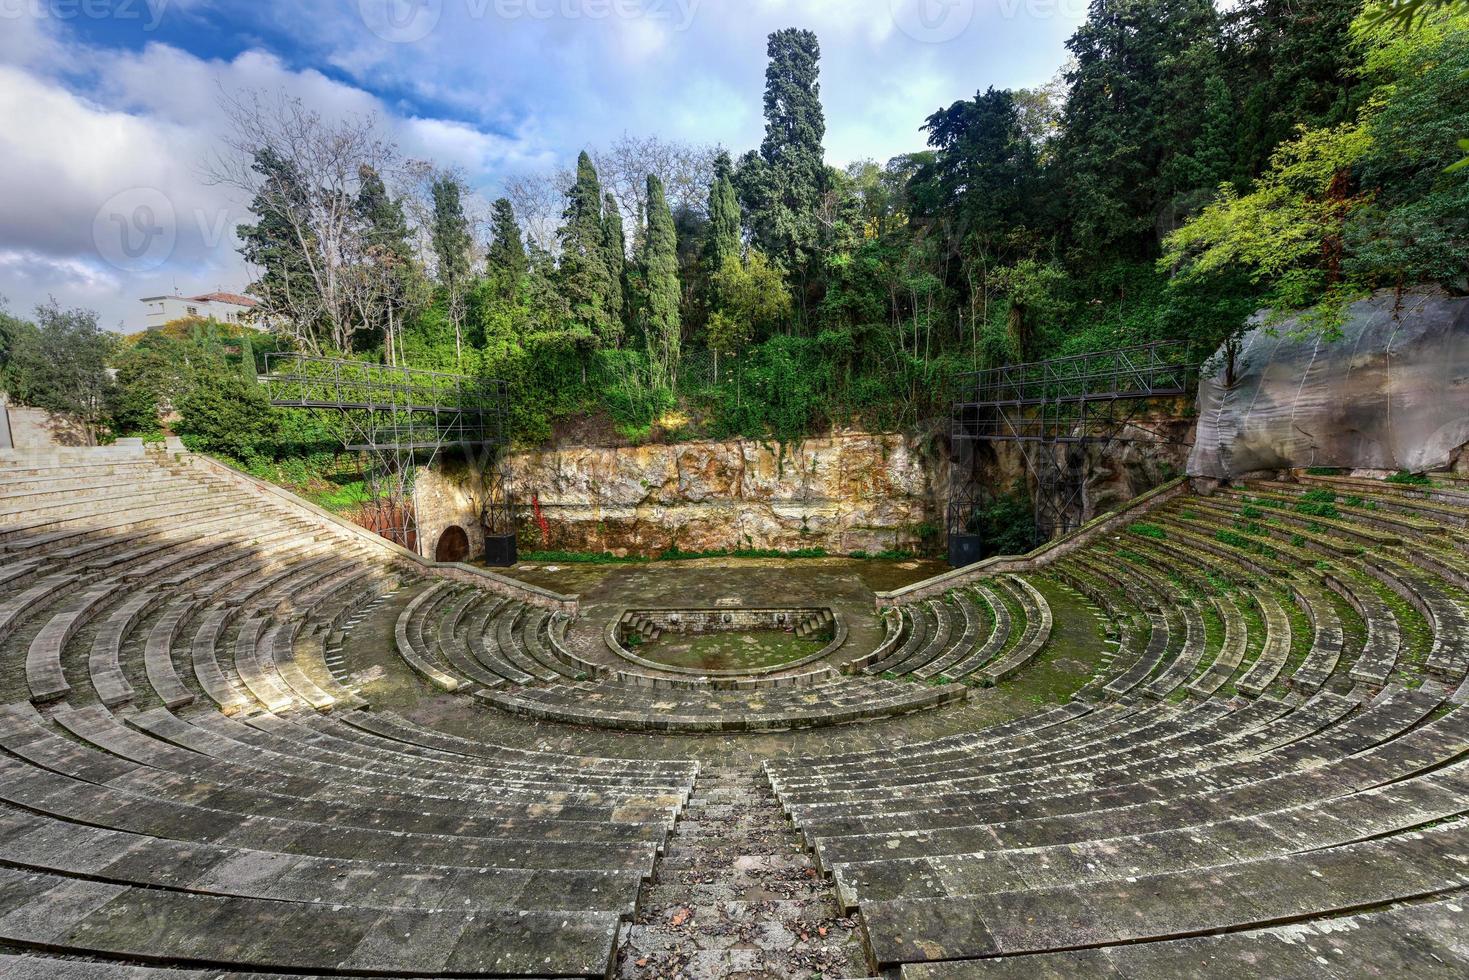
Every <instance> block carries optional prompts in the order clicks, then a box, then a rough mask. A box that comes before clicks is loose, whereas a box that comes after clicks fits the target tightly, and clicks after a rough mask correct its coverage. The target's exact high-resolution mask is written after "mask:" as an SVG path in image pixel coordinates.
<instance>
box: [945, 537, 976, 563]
mask: <svg viewBox="0 0 1469 980" xmlns="http://www.w3.org/2000/svg"><path fill="white" fill-rule="evenodd" d="M981 557H983V539H982V538H981V537H980V536H979V535H978V534H951V535H949V567H950V568H963V567H964V566H965V565H973V564H974V563H975V562H977V561H979V560H980V558H981Z"/></svg>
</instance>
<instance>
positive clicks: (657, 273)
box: [643, 174, 682, 377]
mask: <svg viewBox="0 0 1469 980" xmlns="http://www.w3.org/2000/svg"><path fill="white" fill-rule="evenodd" d="M643 282H644V288H645V289H646V299H645V301H644V305H643V329H644V331H645V333H646V339H647V344H648V353H649V356H650V357H651V358H652V359H653V361H654V362H655V363H656V364H658V365H659V366H660V367H661V369H662V371H663V372H664V375H665V376H667V377H671V376H672V375H673V373H674V372H675V371H676V370H677V366H678V358H679V340H680V334H681V330H682V326H681V321H680V319H679V300H680V298H681V292H680V289H679V284H678V237H677V233H676V232H675V231H674V227H673V213H672V212H671V211H670V210H669V209H668V201H667V199H666V198H665V197H664V196H663V181H661V180H659V179H658V175H657V174H649V175H648V245H647V248H646V249H645V250H644V253H643Z"/></svg>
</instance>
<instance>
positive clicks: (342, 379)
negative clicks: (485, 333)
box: [260, 353, 510, 552]
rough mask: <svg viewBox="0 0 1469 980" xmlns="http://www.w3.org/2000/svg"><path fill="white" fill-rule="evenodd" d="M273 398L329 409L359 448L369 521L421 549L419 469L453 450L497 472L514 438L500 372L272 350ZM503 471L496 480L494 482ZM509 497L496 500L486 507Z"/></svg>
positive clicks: (268, 362)
mask: <svg viewBox="0 0 1469 980" xmlns="http://www.w3.org/2000/svg"><path fill="white" fill-rule="evenodd" d="M260 381H261V384H263V385H264V386H265V388H266V392H267V396H268V397H269V399H270V403H271V404H272V405H275V406H277V407H279V408H296V409H305V410H308V411H315V412H323V413H329V414H330V415H331V416H332V417H333V418H334V419H335V420H336V423H337V425H336V427H338V428H339V432H340V436H339V437H340V439H341V441H342V445H343V448H344V449H346V450H347V451H348V452H351V453H355V454H357V457H358V460H359V463H360V465H361V468H362V474H363V481H364V483H365V484H366V488H367V496H368V499H369V503H368V504H367V505H366V506H365V507H364V514H363V518H364V523H366V524H367V525H368V526H370V527H372V529H373V530H374V531H377V533H379V534H381V535H382V536H383V537H385V538H388V539H389V540H391V541H394V542H396V543H398V544H401V545H403V546H404V547H405V548H408V549H409V550H411V551H414V552H417V551H418V515H417V510H416V507H415V505H414V502H413V480H414V474H415V472H416V471H417V469H418V468H419V467H421V466H430V465H432V464H433V463H434V462H435V461H436V460H437V459H438V458H439V457H440V455H441V454H442V453H443V452H444V451H445V450H446V449H455V450H459V451H460V452H462V453H463V455H464V457H465V458H466V460H467V461H468V462H469V463H470V465H471V466H472V467H475V468H477V469H478V470H479V471H480V472H481V474H486V473H489V471H490V470H491V468H492V467H493V466H494V463H495V461H496V459H497V457H498V454H499V450H500V448H501V447H502V446H504V445H505V441H506V430H507V423H508V416H509V403H510V398H509V386H508V385H507V384H506V383H505V382H504V381H499V380H495V379H478V378H470V377H467V376H465V375H458V374H447V373H444V372H440V371H424V370H418V369H415V368H402V367H388V366H386V365H382V364H367V363H364V362H361V361H350V360H345V359H342V358H330V357H312V356H309V355H305V354H289V353H282V354H267V355H266V356H265V374H264V375H263V376H262V377H261V379H260ZM494 482H495V481H494V479H493V477H492V476H491V477H487V478H486V485H487V486H489V485H492V484H494ZM502 505H503V506H508V501H506V502H504V503H503V504H501V503H498V502H497V503H491V502H489V501H487V502H486V506H487V507H488V506H502Z"/></svg>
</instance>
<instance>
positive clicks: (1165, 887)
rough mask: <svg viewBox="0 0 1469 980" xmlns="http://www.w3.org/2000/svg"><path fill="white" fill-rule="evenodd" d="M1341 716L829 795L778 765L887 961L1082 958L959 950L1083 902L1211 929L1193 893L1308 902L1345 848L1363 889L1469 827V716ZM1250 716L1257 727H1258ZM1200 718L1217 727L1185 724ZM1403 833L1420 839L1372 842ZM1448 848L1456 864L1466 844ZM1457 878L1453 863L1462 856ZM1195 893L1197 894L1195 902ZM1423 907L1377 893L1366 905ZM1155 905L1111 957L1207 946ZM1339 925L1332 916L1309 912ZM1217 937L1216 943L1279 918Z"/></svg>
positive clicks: (1114, 917) (785, 793)
mask: <svg viewBox="0 0 1469 980" xmlns="http://www.w3.org/2000/svg"><path fill="white" fill-rule="evenodd" d="M1341 701H1342V699H1338V698H1335V697H1334V696H1332V695H1321V696H1320V697H1319V698H1318V699H1317V700H1316V702H1314V704H1315V705H1316V707H1311V706H1310V705H1307V706H1303V707H1301V708H1297V709H1293V710H1288V709H1282V708H1267V703H1266V702H1264V701H1262V702H1257V704H1256V706H1254V707H1252V708H1250V709H1246V712H1236V713H1233V714H1229V713H1226V714H1223V715H1220V714H1218V713H1213V714H1212V716H1211V714H1210V713H1207V712H1206V713H1205V714H1202V715H1201V714H1200V713H1199V709H1194V710H1192V711H1190V712H1187V713H1185V714H1184V715H1177V714H1173V713H1171V712H1168V711H1167V709H1160V708H1150V709H1147V710H1146V712H1145V714H1149V715H1151V714H1158V713H1159V712H1162V714H1163V715H1165V716H1167V719H1166V720H1165V719H1161V718H1160V719H1159V720H1158V722H1157V723H1156V724H1153V725H1148V724H1145V723H1143V724H1139V719H1136V718H1134V719H1133V722H1132V726H1133V727H1131V729H1130V730H1122V729H1117V728H1113V729H1112V730H1111V731H1110V732H1109V731H1108V730H1107V729H1100V730H1099V732H1098V733H1099V734H1101V735H1103V737H1102V738H1099V739H1096V740H1095V741H1093V742H1092V743H1089V744H1088V743H1083V744H1076V740H1075V739H1055V740H1054V742H1055V744H1056V745H1058V746H1060V745H1065V746H1067V748H1065V749H1058V750H1057V751H1053V752H1051V753H1049V754H1047V755H1045V756H1042V757H1039V758H1038V757H1036V756H1035V755H1034V753H1033V751H1031V750H1026V749H1017V750H1016V751H1017V752H1022V753H1024V764H1023V765H1017V764H1015V763H1011V762H1007V761H1005V760H1003V759H995V758H994V755H993V754H991V753H985V752H977V751H975V748H976V747H975V746H970V747H968V748H967V749H966V750H965V751H963V752H955V751H953V750H949V749H946V748H941V749H940V750H939V752H940V754H939V755H935V757H934V758H936V759H947V760H948V761H947V763H946V764H947V765H948V767H949V768H948V769H947V770H946V769H943V768H936V766H941V765H944V764H945V763H934V762H930V763H928V767H927V768H924V765H925V764H924V762H923V756H922V754H920V755H919V756H916V757H912V756H910V757H909V758H908V760H907V761H908V764H896V763H895V764H894V766H893V767H892V768H891V769H881V768H877V767H875V766H874V765H871V764H869V765H868V766H866V767H865V768H864V778H863V779H862V780H859V781H858V785H857V786H853V785H852V781H851V780H840V781H836V780H832V779H826V780H821V781H812V779H813V777H814V776H815V773H814V772H813V773H811V774H809V775H807V770H806V769H805V767H804V766H802V765H801V764H799V763H787V764H779V765H778V764H775V763H769V764H767V771H768V772H770V774H771V776H772V782H773V783H774V785H775V787H776V789H777V792H778V794H779V795H780V796H781V799H782V803H783V804H784V805H785V806H786V808H787V811H788V813H789V814H790V815H791V816H792V818H793V819H794V820H795V821H796V822H797V824H798V825H799V826H801V828H802V831H803V833H804V834H805V835H806V837H807V840H808V843H811V844H813V845H814V846H815V847H816V849H817V853H818V855H819V856H820V858H821V860H822V863H823V866H825V867H828V868H830V869H832V870H834V872H835V874H836V877H837V880H838V883H839V886H840V894H841V895H842V896H843V897H844V901H846V902H847V903H848V904H849V905H855V906H859V907H861V909H862V911H863V913H864V916H865V918H866V921H867V924H868V928H869V929H870V930H876V932H877V935H876V936H874V939H873V951H874V953H875V954H876V956H877V959H878V962H879V963H880V964H881V965H894V964H898V963H903V962H911V961H922V960H927V959H934V958H938V959H944V958H950V957H958V958H966V957H988V956H1002V955H1008V954H1010V953H1018V952H1034V951H1044V950H1045V949H1056V948H1065V946H1066V945H1067V940H1068V935H1069V934H1068V933H1065V932H1059V933H1057V932H1052V931H1049V930H1042V931H1040V932H1037V933H1035V937H1034V938H1035V940H1036V942H1037V943H1039V945H1037V946H1035V947H1031V946H1027V945H1024V944H1022V945H1019V946H1015V947H991V948H981V946H982V944H977V945H969V944H968V940H967V933H966V931H965V930H959V931H958V933H957V935H958V936H959V937H960V938H959V942H957V943H956V942H955V937H956V932H955V930H954V929H953V928H952V927H953V923H954V921H956V917H957V920H958V921H965V922H979V923H983V927H984V929H985V930H988V931H989V932H990V933H991V934H992V935H993V934H995V933H994V930H995V929H996V928H999V929H1010V928H1014V925H1012V923H1013V924H1016V925H1018V924H1019V923H1020V921H1021V920H1020V919H1015V918H1012V917H1010V916H1013V915H1015V914H1018V910H1023V909H1029V908H1032V907H1035V908H1042V907H1047V906H1043V905H1041V904H1040V903H1042V902H1045V903H1051V902H1058V903H1061V905H1062V906H1063V907H1064V903H1065V902H1067V901H1070V900H1072V899H1073V898H1074V897H1075V896H1076V895H1077V894H1078V893H1080V894H1084V895H1086V896H1087V898H1086V900H1085V901H1086V905H1087V906H1088V907H1089V908H1090V909H1091V915H1090V916H1088V917H1087V918H1086V919H1084V920H1082V921H1094V919H1095V917H1096V916H1101V918H1102V919H1104V920H1107V921H1109V922H1113V921H1121V917H1126V916H1130V915H1134V914H1136V908H1135V906H1134V904H1133V900H1132V898H1130V897H1129V896H1131V895H1134V894H1148V895H1149V896H1153V895H1163V894H1167V895H1171V901H1172V902H1174V903H1179V904H1181V905H1182V906H1183V907H1182V908H1180V909H1178V910H1176V912H1177V914H1179V915H1184V914H1193V913H1197V912H1199V911H1200V910H1205V911H1207V910H1210V909H1211V908H1213V907H1214V906H1211V905H1210V903H1207V902H1204V903H1200V901H1199V900H1198V899H1197V898H1196V892H1194V891H1191V890H1189V887H1190V885H1192V884H1195V883H1203V884H1205V886H1206V887H1207V886H1208V883H1211V882H1216V881H1217V880H1218V877H1219V876H1221V875H1226V873H1231V872H1236V871H1239V870H1240V869H1252V870H1260V871H1264V870H1269V872H1270V875H1271V877H1270V878H1267V879H1259V880H1260V881H1261V884H1260V886H1259V887H1262V888H1269V889H1270V890H1273V891H1283V892H1285V893H1287V894H1289V893H1290V891H1291V890H1290V889H1289V888H1285V887H1284V883H1285V882H1287V881H1294V880H1295V879H1294V877H1292V876H1291V872H1290V871H1286V870H1281V869H1282V868H1296V869H1300V868H1308V867H1309V868H1314V867H1315V866H1311V865H1306V864H1301V862H1302V861H1303V860H1306V859H1308V858H1310V859H1316V858H1319V857H1321V856H1322V855H1330V854H1332V853H1334V852H1336V853H1340V854H1342V855H1345V856H1344V857H1343V858H1342V861H1343V862H1348V863H1343V864H1337V865H1335V867H1337V868H1339V869H1342V870H1341V872H1340V873H1341V874H1342V875H1344V876H1346V877H1344V878H1338V879H1337V880H1345V881H1346V882H1349V883H1351V884H1349V885H1348V886H1347V887H1348V888H1353V887H1354V886H1355V879H1354V878H1353V877H1351V876H1350V872H1348V871H1347V870H1346V869H1347V868H1349V867H1350V866H1351V864H1350V862H1352V861H1356V862H1359V863H1361V865H1362V868H1363V871H1364V872H1366V873H1367V874H1369V875H1372V874H1376V873H1377V872H1376V869H1377V868H1378V867H1380V866H1381V865H1382V864H1383V862H1385V861H1389V860H1391V861H1393V862H1398V861H1404V860H1408V858H1407V857H1406V856H1405V855H1406V854H1407V853H1408V852H1411V851H1412V850H1413V845H1412V844H1411V843H1410V842H1409V841H1410V839H1411V838H1416V837H1418V835H1413V834H1406V833H1405V832H1408V831H1411V830H1413V829H1414V828H1416V827H1420V826H1425V825H1431V824H1434V823H1436V822H1438V821H1442V820H1445V819H1454V818H1456V817H1459V816H1460V815H1462V814H1464V813H1465V812H1466V811H1469V795H1466V792H1465V791H1466V789H1469V767H1466V766H1465V765H1464V764H1463V763H1461V762H1458V761H1456V760H1461V759H1462V758H1463V757H1464V756H1465V754H1466V750H1469V741H1466V736H1469V716H1466V715H1465V714H1464V713H1463V712H1462V711H1461V712H1455V713H1452V714H1449V715H1447V716H1444V717H1442V718H1439V719H1438V720H1434V721H1429V722H1427V723H1426V724H1424V723H1423V720H1424V719H1425V718H1431V717H1432V716H1433V713H1434V709H1435V708H1436V707H1437V706H1438V705H1439V703H1440V702H1439V701H1438V699H1437V698H1434V697H1432V696H1429V695H1424V694H1419V693H1415V692H1403V691H1399V692H1396V693H1395V694H1393V695H1391V696H1388V697H1385V698H1383V699H1379V701H1378V702H1376V703H1374V705H1372V706H1370V707H1369V708H1367V709H1366V710H1365V711H1363V712H1362V713H1361V714H1358V715H1350V714H1347V715H1343V714H1341V713H1340V711H1339V705H1340V703H1341ZM1207 704H1209V702H1205V703H1201V704H1200V708H1204V707H1206V706H1207ZM1245 713H1253V714H1252V716H1247V717H1245V718H1241V717H1239V716H1240V715H1241V714H1245ZM1083 717H1084V716H1083ZM1333 717H1335V718H1337V719H1338V720H1337V721H1335V722H1333V721H1332V718H1333ZM1183 718H1190V719H1192V720H1193V722H1195V723H1200V724H1192V723H1191V724H1190V725H1186V726H1184V727H1182V728H1180V727H1179V724H1178V723H1179V721H1180V720H1181V719H1183ZM1123 724H1124V725H1125V724H1127V723H1126V722H1123ZM1323 726H1324V727H1323ZM1155 745H1156V748H1153V746H1155ZM1148 749H1151V750H1152V751H1145V750H1148ZM1446 762H1447V763H1449V765H1448V767H1447V768H1443V766H1444V763H1446ZM1201 767H1202V768H1201ZM958 774H963V775H962V776H961V775H958ZM971 774H972V775H971ZM1027 774H1029V775H1027ZM940 776H942V778H939V777H940ZM1081 776H1085V777H1086V778H1085V780H1084V781H1079V777H1081ZM1103 777H1105V782H1099V780H1100V779H1102V778H1103ZM864 782H865V783H867V784H868V785H865V786H863V785H861V783H864ZM1386 834H1404V836H1393V837H1388V838H1387V841H1388V842H1387V843H1378V842H1375V841H1373V842H1371V843H1368V844H1362V843H1361V842H1363V841H1371V839H1372V838H1377V837H1380V836H1383V835H1386ZM1434 846H1435V847H1444V846H1446V847H1448V848H1449V853H1452V849H1453V848H1454V847H1460V846H1461V841H1460V840H1459V838H1458V837H1457V836H1455V837H1453V838H1451V839H1449V840H1447V841H1443V842H1441V843H1440V844H1436V845H1434ZM1394 847H1396V848H1398V850H1392V848H1394ZM1378 848H1382V849H1383V850H1382V851H1381V852H1379V851H1378V850H1377V849H1378ZM1386 855H1391V857H1388V856H1386ZM1459 860H1462V858H1460V859H1459ZM1439 864H1440V866H1441V867H1453V866H1454V859H1451V858H1445V859H1444V860H1442V861H1441V862H1439ZM1393 866H1394V867H1396V868H1399V869H1400V870H1402V869H1403V867H1404V866H1403V865H1401V864H1397V863H1394V865H1393ZM1369 868H1370V869H1372V870H1370V871H1369V870H1368V869H1369ZM1303 873H1306V874H1310V873H1311V871H1310V870H1307V871H1304V872H1303ZM1403 873H1407V872H1406V871H1405V872H1403ZM1456 873H1457V874H1458V875H1459V880H1460V882H1461V883H1460V884H1459V885H1457V886H1455V887H1463V886H1464V884H1465V883H1469V877H1466V876H1465V875H1464V873H1463V869H1462V867H1460V868H1459V870H1458V872H1456ZM1277 874H1278V875H1280V877H1276V875H1277ZM1140 875H1148V876H1149V877H1148V878H1146V879H1144V880H1146V881H1147V883H1148V884H1149V886H1150V887H1148V888H1147V889H1145V890H1144V891H1143V892H1136V891H1135V890H1134V885H1136V883H1137V881H1138V879H1139V876H1140ZM1271 880H1273V881H1274V883H1273V884H1270V882H1271ZM1434 881H1435V883H1436V884H1435V887H1440V886H1442V885H1443V880H1442V879H1434ZM1178 887H1181V888H1183V889H1185V890H1184V891H1182V892H1176V893H1175V892H1174V889H1176V888H1178ZM1226 892H1227V893H1228V894H1233V892H1232V891H1229V890H1226ZM1416 894H1418V893H1417V892H1416V891H1413V890H1412V889H1408V890H1406V891H1404V892H1402V893H1393V894H1389V895H1387V896H1386V897H1384V898H1382V899H1375V898H1370V897H1369V896H1366V895H1363V894H1361V893H1357V894H1355V896H1354V901H1353V903H1352V905H1351V907H1352V908H1358V907H1362V906H1365V905H1371V904H1374V903H1375V902H1377V901H1381V902H1382V903H1384V904H1385V903H1388V902H1392V901H1398V900H1401V899H1403V898H1405V897H1412V896H1414V895H1416ZM1254 898H1255V895H1254V893H1253V892H1251V893H1250V899H1251V900H1253V899H1254ZM1294 900H1298V901H1299V900H1302V896H1301V895H1296V896H1295V898H1294ZM1149 907H1150V908H1151V907H1156V908H1157V909H1159V910H1160V911H1159V915H1160V917H1161V918H1160V922H1159V923H1158V927H1159V928H1160V929H1161V931H1160V932H1159V933H1158V934H1157V935H1154V934H1153V933H1152V932H1145V933H1132V932H1127V931H1121V932H1109V933H1108V934H1107V938H1106V939H1105V940H1099V942H1098V944H1100V943H1101V942H1103V941H1105V942H1109V943H1111V942H1133V941H1138V940H1142V939H1149V938H1166V937H1168V936H1171V935H1187V934H1188V933H1189V932H1190V931H1191V930H1189V929H1182V928H1180V929H1174V928H1173V927H1172V926H1171V925H1169V924H1168V923H1167V921H1166V920H1167V918H1168V917H1167V915H1166V914H1164V913H1163V912H1162V910H1163V909H1166V908H1167V907H1168V903H1158V904H1157V905H1151V904H1150V906H1149ZM1241 908H1242V909H1246V910H1251V911H1253V910H1254V908H1255V906H1254V905H1253V904H1252V902H1245V903H1243V905H1242V906H1241ZM1185 909H1186V910H1187V912H1185ZM1307 909H1310V911H1307ZM1339 911H1341V909H1340V908H1338V907H1337V906H1335V905H1332V904H1331V903H1326V904H1323V905H1322V906H1321V907H1320V908H1314V909H1313V908H1311V907H1310V906H1309V905H1308V906H1306V907H1304V908H1303V910H1302V914H1303V915H1304V914H1321V915H1329V914H1336V913H1337V912H1339ZM992 915H993V916H994V917H995V926H993V927H992V926H991V919H990V917H991V916H992ZM930 916H931V917H930ZM1205 919H1206V920H1207V915H1206V916H1205ZM946 921H947V924H948V928H947V930H945V928H944V925H943V923H944V922H946ZM1209 921H1210V923H1211V924H1210V925H1209V927H1207V928H1205V929H1203V930H1201V931H1211V930H1212V929H1215V928H1240V927H1243V926H1244V925H1248V924H1268V923H1269V922H1270V921H1272V919H1271V917H1269V916H1264V917H1261V918H1258V919H1256V918H1249V917H1248V916H1247V917H1246V918H1245V919H1243V920H1240V921H1238V922H1237V921H1235V920H1233V919H1231V918H1228V917H1226V918H1223V919H1220V920H1217V921H1213V920H1209ZM1165 927H1166V928H1165ZM1046 942H1050V943H1052V944H1053V945H1050V946H1047V945H1045V943H1046ZM935 950H938V951H941V952H940V953H938V954H937V955H936V954H935V953H934V951H935Z"/></svg>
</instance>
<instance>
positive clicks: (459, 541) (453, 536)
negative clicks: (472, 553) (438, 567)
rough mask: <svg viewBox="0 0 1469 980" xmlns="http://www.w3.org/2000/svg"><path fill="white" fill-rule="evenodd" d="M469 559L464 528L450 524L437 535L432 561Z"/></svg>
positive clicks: (467, 536)
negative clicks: (437, 541)
mask: <svg viewBox="0 0 1469 980" xmlns="http://www.w3.org/2000/svg"><path fill="white" fill-rule="evenodd" d="M468 557H469V535H468V534H465V533H464V528H462V527H460V526H459V525H457V524H451V525H449V526H448V527H446V528H445V529H444V533H443V534H441V535H439V543H438V544H437V545H436V546H435V547H434V561H463V560H464V559H466V558H468Z"/></svg>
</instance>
